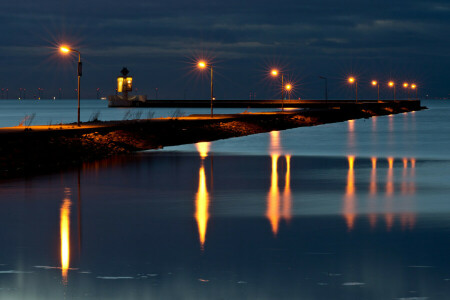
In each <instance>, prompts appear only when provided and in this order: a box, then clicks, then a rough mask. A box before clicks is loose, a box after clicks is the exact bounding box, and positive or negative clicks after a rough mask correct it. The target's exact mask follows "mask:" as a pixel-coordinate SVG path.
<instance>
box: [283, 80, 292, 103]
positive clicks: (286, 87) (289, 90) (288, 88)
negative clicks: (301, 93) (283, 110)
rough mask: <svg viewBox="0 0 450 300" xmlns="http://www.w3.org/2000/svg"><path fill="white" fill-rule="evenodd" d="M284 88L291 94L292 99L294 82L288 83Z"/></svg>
mask: <svg viewBox="0 0 450 300" xmlns="http://www.w3.org/2000/svg"><path fill="white" fill-rule="evenodd" d="M284 89H285V90H286V92H287V93H288V95H289V100H291V91H292V84H290V83H288V84H286V86H285V87H284Z"/></svg>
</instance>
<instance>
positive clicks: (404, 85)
mask: <svg viewBox="0 0 450 300" xmlns="http://www.w3.org/2000/svg"><path fill="white" fill-rule="evenodd" d="M408 86H409V84H408V83H407V82H405V83H403V87H404V88H405V89H406V92H407V93H408V100H409V89H408Z"/></svg>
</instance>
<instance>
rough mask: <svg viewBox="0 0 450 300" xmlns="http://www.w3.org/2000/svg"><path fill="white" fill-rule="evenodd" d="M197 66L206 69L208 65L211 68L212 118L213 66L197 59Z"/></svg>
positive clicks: (212, 98)
mask: <svg viewBox="0 0 450 300" xmlns="http://www.w3.org/2000/svg"><path fill="white" fill-rule="evenodd" d="M197 66H198V68H199V69H201V70H203V69H207V68H208V67H209V68H210V69H211V118H212V117H213V100H214V84H213V66H212V65H211V64H208V63H207V62H205V61H204V60H201V61H199V62H198V64H197Z"/></svg>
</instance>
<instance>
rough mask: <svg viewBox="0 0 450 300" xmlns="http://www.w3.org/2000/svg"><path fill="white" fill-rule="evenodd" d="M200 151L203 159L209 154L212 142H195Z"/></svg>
mask: <svg viewBox="0 0 450 300" xmlns="http://www.w3.org/2000/svg"><path fill="white" fill-rule="evenodd" d="M195 147H196V148H197V151H198V153H199V154H200V157H201V158H202V159H204V158H206V157H207V156H208V152H209V149H210V147H211V142H199V143H196V144H195Z"/></svg>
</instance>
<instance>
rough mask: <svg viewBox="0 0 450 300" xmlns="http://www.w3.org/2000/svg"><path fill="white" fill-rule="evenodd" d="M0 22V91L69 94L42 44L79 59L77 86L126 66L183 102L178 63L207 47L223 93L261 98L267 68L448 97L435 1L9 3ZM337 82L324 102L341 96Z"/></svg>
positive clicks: (444, 42) (66, 80)
mask: <svg viewBox="0 0 450 300" xmlns="http://www.w3.org/2000/svg"><path fill="white" fill-rule="evenodd" d="M0 19H1V20H2V21H1V22H2V23H1V24H2V29H3V36H2V39H3V43H2V45H0V54H1V56H0V62H1V63H2V65H3V66H4V68H2V70H0V82H1V84H2V85H4V86H6V85H7V86H9V87H12V88H18V87H19V86H25V85H27V86H30V88H31V87H37V86H41V85H45V86H46V87H47V88H48V89H49V90H51V89H55V90H56V89H57V87H59V86H63V87H66V88H72V81H71V80H72V79H73V78H72V76H71V75H73V74H72V73H71V72H72V71H73V68H74V66H73V65H74V64H73V61H69V60H68V59H67V58H62V57H60V56H58V55H56V54H55V53H54V52H52V51H50V50H51V49H49V47H51V46H52V44H53V45H56V44H57V43H59V42H61V41H63V40H64V41H68V42H70V43H72V44H74V45H75V46H77V47H79V48H80V49H81V50H82V52H83V56H84V59H85V78H83V79H84V83H85V85H86V86H87V90H88V91H89V90H90V91H94V88H95V87H97V86H99V87H102V89H104V90H108V91H110V92H111V91H112V87H113V82H114V77H115V76H116V75H117V74H116V73H117V70H118V69H120V68H121V67H122V65H128V66H133V70H132V71H134V75H135V77H138V78H140V80H141V82H142V86H141V89H142V90H144V91H146V90H147V92H149V93H151V91H152V90H153V88H154V87H155V86H159V87H160V91H161V95H162V96H165V97H172V98H176V97H179V96H180V95H182V94H183V89H185V87H184V86H186V85H188V86H189V88H190V89H191V94H192V96H194V95H196V94H197V93H198V95H199V96H203V94H205V95H207V93H204V92H203V89H204V86H203V84H202V83H201V82H198V81H197V80H196V76H194V75H193V74H190V73H189V71H190V69H189V61H190V59H191V58H192V57H193V56H195V55H197V54H199V53H202V52H207V53H209V54H210V55H212V56H214V57H215V59H216V60H217V61H218V66H217V70H218V77H217V81H218V84H217V85H218V89H220V86H221V83H222V89H223V91H224V93H225V91H226V95H227V97H233V98H245V97H246V95H247V94H248V87H252V89H258V90H259V91H261V92H260V93H259V95H260V96H261V97H272V96H273V95H274V93H273V92H272V91H271V90H270V88H268V87H267V84H265V81H264V80H262V78H263V77H264V74H263V70H264V68H265V67H266V66H265V65H266V64H267V62H276V61H285V62H287V63H288V66H289V70H290V72H291V73H292V74H295V73H296V72H302V75H301V76H298V77H299V78H301V80H302V81H303V82H302V88H303V91H302V92H301V93H300V94H301V96H302V97H320V96H321V95H322V91H321V90H320V89H318V88H316V86H320V81H319V82H317V81H318V80H317V75H318V74H319V73H321V74H324V73H325V74H329V76H330V77H333V76H334V77H336V78H339V77H342V76H345V75H346V74H347V73H349V72H356V71H359V72H361V73H364V74H366V75H365V76H367V77H369V75H368V74H370V73H371V72H372V73H373V74H377V75H378V76H380V77H381V76H384V77H388V76H391V74H396V76H400V77H402V78H412V76H413V75H414V76H416V79H414V80H417V81H418V82H421V84H422V85H424V86H425V87H426V89H427V91H429V92H430V93H433V94H435V95H437V96H438V95H439V96H443V95H447V94H449V93H450V87H449V86H448V84H447V82H449V81H450V75H449V74H448V68H449V67H450V60H449V53H450V40H449V39H448V36H450V21H449V20H450V5H449V4H448V2H446V1H425V0H420V1H419V0H412V1H404V0H400V1H368V0H367V1H353V0H351V1H331V0H318V1H305V0H301V1H298V0H286V1H283V2H279V1H267V0H262V1H256V0H250V1H242V0H229V1H204V0H194V1H183V0H169V1H137V0H130V1H115V0H109V1H105V0H98V1H95V2H94V1H86V0H81V1H76V2H74V1H67V0H63V1H61V0H60V1H56V0H43V1H16V2H9V3H6V2H2V3H0ZM355 66H358V67H355ZM358 68H359V70H358ZM236 69H239V72H237V73H236V72H235V70H236ZM24 70H27V71H24ZM231 74H233V75H231ZM255 74H257V75H255ZM43 75H45V76H43ZM231 78H232V79H231ZM367 80H369V79H367ZM221 81H222V82H221ZM306 83H309V86H308V85H307V84H306ZM173 84H177V85H178V86H179V90H178V91H177V89H175V88H173V87H171V85H173ZM340 84H342V83H341V82H335V85H336V88H335V90H336V97H338V96H343V97H345V96H346V93H347V92H346V91H345V89H341V88H339V85H340ZM331 85H333V83H331ZM225 87H227V88H225ZM228 87H229V88H228ZM165 91H166V92H165ZM230 91H233V93H232V92H230ZM93 95H94V92H90V93H88V94H87V95H86V97H88V96H93ZM217 95H218V97H220V94H217ZM206 97H207V96H206Z"/></svg>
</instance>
